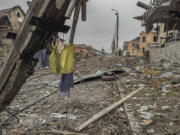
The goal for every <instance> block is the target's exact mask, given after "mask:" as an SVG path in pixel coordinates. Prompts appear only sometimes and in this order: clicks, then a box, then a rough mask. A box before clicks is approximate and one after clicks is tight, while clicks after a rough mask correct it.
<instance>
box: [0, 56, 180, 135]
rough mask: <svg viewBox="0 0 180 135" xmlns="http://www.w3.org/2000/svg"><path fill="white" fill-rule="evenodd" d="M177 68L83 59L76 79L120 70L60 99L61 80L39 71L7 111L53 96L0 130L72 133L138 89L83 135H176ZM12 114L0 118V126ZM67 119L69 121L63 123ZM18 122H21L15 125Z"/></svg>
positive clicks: (179, 120) (14, 134) (179, 107)
mask: <svg viewBox="0 0 180 135" xmlns="http://www.w3.org/2000/svg"><path fill="white" fill-rule="evenodd" d="M178 66H179V65H172V66H170V67H169V68H164V67H153V66H152V65H149V64H147V63H146V62H144V61H143V60H141V59H137V58H122V57H115V56H106V57H98V56H97V57H90V58H82V59H79V60H77V61H76V67H75V76H77V75H78V76H82V75H87V74H91V73H96V72H98V71H102V70H109V69H123V70H125V71H126V72H124V73H121V74H115V75H114V76H113V77H114V78H115V79H114V80H113V81H102V80H101V79H97V80H92V81H88V82H81V83H80V84H77V85H75V86H74V88H72V89H71V92H70V99H69V111H68V115H66V112H67V106H68V100H67V96H61V95H59V94H58V82H59V81H60V75H54V74H52V73H51V71H50V69H41V70H37V71H36V72H35V73H34V74H33V75H32V76H31V77H30V78H29V79H28V80H27V81H26V83H25V84H24V85H23V87H22V88H21V91H20V92H19V94H18V95H17V96H16V98H15V100H14V101H13V102H12V104H11V105H10V106H8V108H7V110H9V111H10V112H11V113H15V112H17V111H19V110H21V109H22V108H24V107H26V106H28V105H30V104H32V103H34V102H35V101H38V100H39V99H41V98H42V97H44V96H46V95H48V94H50V93H53V92H54V91H55V92H56V93H54V94H52V95H51V96H50V97H47V98H45V99H44V100H42V101H40V102H38V103H37V104H35V105H34V106H31V107H30V108H28V109H26V110H24V111H23V112H21V113H19V114H18V115H17V118H14V117H13V118H11V119H10V120H9V121H8V122H6V124H5V125H4V126H3V128H2V132H3V135H33V134H34V135H46V134H47V135H49V134H57V132H56V133H55V131H70V132H76V131H75V128H76V127H78V126H79V125H80V124H82V123H83V122H84V121H85V120H87V119H88V118H90V117H91V116H93V115H94V114H96V113H98V112H99V111H101V110H102V109H104V108H106V107H108V106H109V105H111V104H113V103H114V102H116V101H118V100H120V99H122V98H123V97H124V96H126V95H128V94H129V93H130V92H132V91H134V90H137V89H138V88H140V87H144V89H143V90H142V91H141V92H139V93H137V94H136V95H135V96H133V97H132V98H131V99H130V100H128V101H127V102H125V103H124V104H123V105H121V106H119V107H118V108H116V109H115V110H113V111H112V112H110V113H108V114H107V115H105V116H104V117H103V118H101V119H99V120H97V121H96V122H95V123H92V124H90V125H89V126H88V127H87V128H85V129H84V130H83V131H82V132H81V133H84V134H88V135H135V134H136V135H171V134H172V135H179V134H180V115H179V114H180V82H178V81H177V82H176V83H173V82H172V80H175V79H177V78H179V77H180V74H179V72H178V71H177V70H178V69H179V68H178ZM9 116H11V115H10V114H8V113H7V112H6V111H4V112H3V113H0V122H1V123H2V122H3V121H4V120H6V119H7V118H8V117H9ZM66 116H67V118H66ZM18 119H19V121H18Z"/></svg>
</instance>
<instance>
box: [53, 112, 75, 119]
mask: <svg viewBox="0 0 180 135" xmlns="http://www.w3.org/2000/svg"><path fill="white" fill-rule="evenodd" d="M50 117H51V118H59V119H61V118H66V117H67V118H68V119H72V120H76V119H77V116H75V115H73V114H58V113H51V115H50Z"/></svg>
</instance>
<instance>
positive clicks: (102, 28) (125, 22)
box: [0, 0, 150, 50]
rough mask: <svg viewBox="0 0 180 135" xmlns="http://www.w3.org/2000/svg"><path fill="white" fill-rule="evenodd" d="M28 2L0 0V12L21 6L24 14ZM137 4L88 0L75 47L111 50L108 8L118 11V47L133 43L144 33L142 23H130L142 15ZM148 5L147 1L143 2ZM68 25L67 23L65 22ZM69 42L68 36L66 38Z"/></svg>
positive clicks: (133, 1)
mask: <svg viewBox="0 0 180 135" xmlns="http://www.w3.org/2000/svg"><path fill="white" fill-rule="evenodd" d="M26 1H27V0H0V9H5V8H9V7H12V6H14V5H17V4H18V5H21V6H22V8H23V9H24V10H25V11H26V10H27V4H26ZM137 1H138V0H89V2H88V11H87V22H81V21H80V22H79V23H78V27H77V33H76V36H75V42H76V43H85V44H88V45H91V46H93V47H95V48H97V49H101V48H102V47H103V48H105V49H106V50H110V46H111V42H112V38H113V34H114V31H115V23H116V17H115V14H114V12H113V11H112V10H111V8H114V9H117V10H119V17H120V28H119V33H120V35H119V40H120V42H119V44H120V46H121V47H122V45H123V42H124V41H128V40H131V39H134V38H135V37H137V36H138V35H139V33H140V32H141V31H143V30H144V28H143V27H141V22H139V21H136V20H134V19H133V17H134V16H138V15H141V14H142V13H143V12H144V10H143V9H141V8H138V7H137V6H136V2H137ZM142 1H143V2H144V3H147V4H148V3H149V1H150V0H142ZM67 24H70V22H67ZM66 37H67V38H68V35H67V36H66Z"/></svg>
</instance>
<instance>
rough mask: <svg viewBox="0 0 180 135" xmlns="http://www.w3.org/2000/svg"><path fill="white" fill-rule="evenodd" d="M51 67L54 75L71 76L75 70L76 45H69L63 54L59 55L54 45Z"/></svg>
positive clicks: (50, 57) (50, 61) (50, 59)
mask: <svg viewBox="0 0 180 135" xmlns="http://www.w3.org/2000/svg"><path fill="white" fill-rule="evenodd" d="M49 65H50V68H51V70H52V72H53V73H56V74H69V73H72V72H73V70H74V45H73V44H72V43H69V44H68V47H67V48H65V49H63V50H62V52H61V54H58V50H57V47H56V46H55V45H53V51H52V53H51V55H50V56H49Z"/></svg>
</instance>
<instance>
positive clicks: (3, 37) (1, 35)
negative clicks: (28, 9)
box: [0, 6, 25, 65]
mask: <svg viewBox="0 0 180 135" xmlns="http://www.w3.org/2000/svg"><path fill="white" fill-rule="evenodd" d="M24 17H25V13H24V11H23V10H22V9H21V7H20V6H15V7H12V8H9V9H3V10H0V65H1V63H2V62H3V61H4V59H5V57H6V56H7V53H8V51H9V49H10V48H11V45H13V41H14V39H13V37H14V38H15V36H16V33H17V32H18V30H19V28H20V26H21V24H22V22H23V20H24ZM8 33H9V34H8ZM8 36H9V37H10V38H7V37H8Z"/></svg>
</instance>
